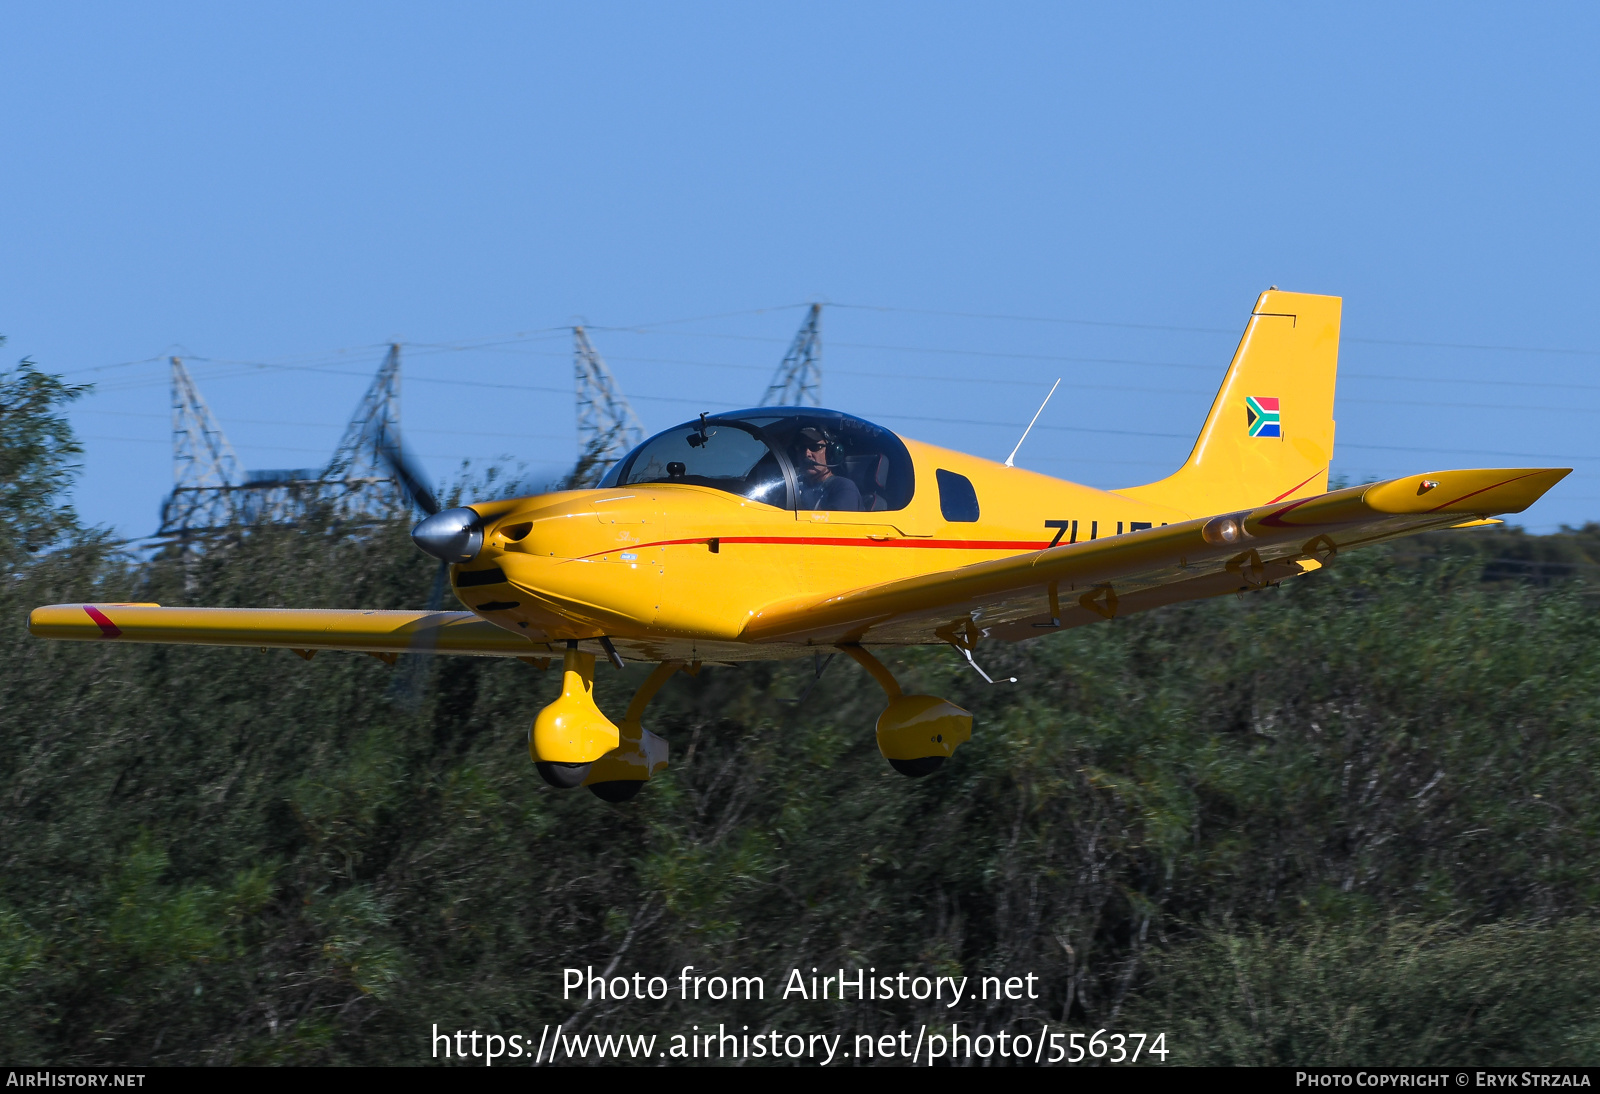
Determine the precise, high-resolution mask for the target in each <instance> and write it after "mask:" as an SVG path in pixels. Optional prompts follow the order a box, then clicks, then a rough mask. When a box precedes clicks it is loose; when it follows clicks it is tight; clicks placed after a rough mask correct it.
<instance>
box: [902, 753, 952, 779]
mask: <svg viewBox="0 0 1600 1094" xmlns="http://www.w3.org/2000/svg"><path fill="white" fill-rule="evenodd" d="M943 763H944V757H943V756H924V757H922V758H921V759H920V760H890V761H889V766H890V767H892V768H894V769H895V770H896V771H898V772H900V774H902V775H904V776H905V777H906V778H908V779H920V778H922V777H923V776H924V775H932V774H933V773H934V772H935V771H937V770H939V768H940V766H941V765H942V764H943Z"/></svg>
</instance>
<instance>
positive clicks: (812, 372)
mask: <svg viewBox="0 0 1600 1094" xmlns="http://www.w3.org/2000/svg"><path fill="white" fill-rule="evenodd" d="M757 405H758V406H821V405H822V305H821V304H813V305H811V309H810V310H809V311H807V312H806V320H805V322H804V323H801V324H800V330H799V332H798V333H797V334H795V336H794V341H793V342H792V343H791V344H790V346H789V352H788V353H786V354H784V355H783V363H782V364H780V365H779V366H778V371H777V372H776V373H774V374H773V377H772V383H770V384H768V385H767V393H766V394H765V395H763V396H762V397H761V402H760V403H758V404H757Z"/></svg>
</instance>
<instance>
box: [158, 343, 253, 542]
mask: <svg viewBox="0 0 1600 1094" xmlns="http://www.w3.org/2000/svg"><path fill="white" fill-rule="evenodd" d="M242 477H243V476H242V475H241V473H240V468H239V457H238V456H236V455H234V452H233V446H232V445H231V444H229V443H228V438H227V436H226V435H225V434H224V433H223V432H222V427H221V426H220V425H218V424H217V420H216V418H215V417H213V416H212V413H211V408H210V407H209V406H207V405H206V401H205V398H204V397H203V396H201V394H200V389H199V388H197V387H195V386H194V378H193V377H192V376H190V375H189V370H188V369H187V368H185V367H184V365H183V361H182V360H180V359H179V358H177V357H174V358H172V493H171V494H169V495H167V499H166V501H165V502H163V503H162V506H161V528H160V530H159V531H157V532H156V535H158V536H165V535H181V534H183V533H186V532H190V531H193V530H198V529H202V528H225V527H227V526H229V525H231V524H235V523H237V520H236V517H235V514H234V506H233V492H232V490H231V489H230V488H231V487H233V486H235V485H236V484H237V483H238V482H239V481H240V479H241V478H242Z"/></svg>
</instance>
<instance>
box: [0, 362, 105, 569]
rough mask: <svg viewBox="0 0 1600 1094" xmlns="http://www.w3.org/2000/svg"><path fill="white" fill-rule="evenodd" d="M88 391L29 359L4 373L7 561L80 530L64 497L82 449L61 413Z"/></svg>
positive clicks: (2, 508) (0, 529)
mask: <svg viewBox="0 0 1600 1094" xmlns="http://www.w3.org/2000/svg"><path fill="white" fill-rule="evenodd" d="M4 344H5V338H4V337H3V336H0V345H4ZM88 390H89V388H88V386H87V385H73V384H68V383H66V382H64V381H63V380H62V379H61V377H59V376H53V375H51V374H49V373H46V372H40V371H39V370H38V369H37V368H36V367H35V366H34V363H33V361H31V360H30V359H28V358H26V357H25V358H23V359H22V360H21V361H20V362H19V363H18V364H17V367H16V368H15V369H13V370H12V371H10V372H0V552H3V553H4V554H5V555H6V556H10V557H9V559H8V561H12V562H15V557H16V555H18V554H26V553H31V552H35V551H39V550H42V549H44V548H46V547H50V546H53V545H55V544H56V543H58V542H60V540H61V538H62V536H63V535H65V534H67V533H68V532H70V531H72V530H74V529H75V528H76V527H77V521H76V518H75V516H74V514H73V512H72V509H71V508H70V507H69V506H68V505H66V504H65V503H64V502H63V500H62V494H63V493H64V492H65V491H66V489H67V487H68V486H70V485H71V483H72V477H73V474H74V472H76V471H77V467H76V466H75V465H73V464H72V463H70V462H69V461H70V459H71V457H73V456H76V455H78V454H79V453H80V452H82V451H83V448H82V446H80V445H79V444H78V442H77V440H76V439H75V438H74V437H73V434H72V426H71V424H70V423H68V421H67V419H66V418H65V417H63V416H62V414H61V411H62V409H63V408H64V407H65V406H66V404H68V403H70V402H72V401H73V400H74V399H76V398H78V397H79V396H81V395H82V394H83V393H84V392H85V391H88Z"/></svg>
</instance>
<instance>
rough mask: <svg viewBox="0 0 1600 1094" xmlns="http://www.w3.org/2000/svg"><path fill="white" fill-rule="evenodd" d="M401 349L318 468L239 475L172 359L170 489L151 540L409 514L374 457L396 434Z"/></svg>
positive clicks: (392, 351)
mask: <svg viewBox="0 0 1600 1094" xmlns="http://www.w3.org/2000/svg"><path fill="white" fill-rule="evenodd" d="M399 422H400V347H399V346H398V345H391V346H390V347H389V352H388V353H387V354H386V355H385V356H384V359H383V364H382V365H380V366H379V368H378V374H377V376H375V377H373V380H372V385H371V386H370V387H369V388H368V389H367V393H366V395H365V396H364V397H363V398H362V400H361V404H360V405H359V406H358V407H356V412H355V413H354V414H353V415H352V416H351V418H350V423H349V424H348V425H347V426H345V431H344V438H343V439H342V440H341V441H340V442H339V447H338V448H336V449H335V450H334V453H333V458H332V459H331V460H329V461H328V465H327V466H326V467H325V468H316V467H308V468H295V469H291V470H272V471H244V470H242V469H241V468H240V466H239V460H238V457H237V456H235V455H234V453H233V448H232V446H230V445H229V444H228V439H227V438H226V437H225V436H223V433H222V428H221V427H220V426H219V425H217V423H216V419H215V418H213V417H212V415H211V410H210V408H209V407H208V406H206V403H205V400H204V399H203V398H202V397H201V395H200V391H199V389H198V388H196V387H195V384H194V380H193V379H192V378H191V377H190V375H189V372H188V370H187V369H186V368H184V366H183V362H182V361H180V360H179V359H178V358H176V357H174V358H173V359H172V448H173V477H174V479H175V480H176V485H175V486H174V487H173V489H172V494H171V495H170V496H169V497H168V498H167V500H166V502H165V503H163V505H162V507H161V528H160V530H158V531H157V532H156V535H157V536H176V537H178V538H180V539H184V540H188V539H191V538H195V537H200V536H209V535H217V534H219V533H222V532H228V531H238V530H239V529H241V528H245V527H252V526H257V525H262V524H295V523H299V522H300V521H302V520H305V519H307V517H309V516H311V515H313V514H314V515H316V516H317V517H318V518H319V519H331V520H337V521H341V522H346V523H350V522H356V523H363V522H369V521H378V520H389V519H392V518H394V517H396V516H402V515H404V514H405V513H406V512H407V511H408V508H409V507H408V505H407V503H406V501H405V497H404V495H403V494H402V493H401V491H400V484H399V483H398V482H396V481H395V478H394V476H393V475H392V474H391V473H390V472H389V470H388V468H387V466H386V465H385V464H384V462H383V460H382V458H381V457H380V456H379V455H378V448H379V442H380V438H383V437H385V436H390V437H394V436H397V435H398V430H399Z"/></svg>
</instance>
